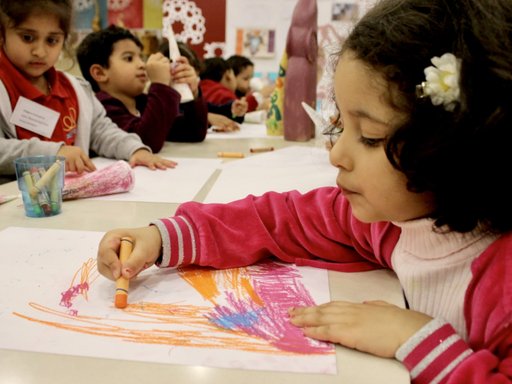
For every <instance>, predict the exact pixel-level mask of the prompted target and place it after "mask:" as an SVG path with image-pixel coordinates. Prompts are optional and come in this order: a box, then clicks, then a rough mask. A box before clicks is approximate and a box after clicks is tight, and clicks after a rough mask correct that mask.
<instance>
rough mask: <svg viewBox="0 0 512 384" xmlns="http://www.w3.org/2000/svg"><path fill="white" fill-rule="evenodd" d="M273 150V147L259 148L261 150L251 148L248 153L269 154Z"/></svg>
mask: <svg viewBox="0 0 512 384" xmlns="http://www.w3.org/2000/svg"><path fill="white" fill-rule="evenodd" d="M273 150H274V147H261V148H251V149H250V150H249V151H250V152H251V153H260V152H271V151H273Z"/></svg>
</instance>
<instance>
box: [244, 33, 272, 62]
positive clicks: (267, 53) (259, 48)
mask: <svg viewBox="0 0 512 384" xmlns="http://www.w3.org/2000/svg"><path fill="white" fill-rule="evenodd" d="M275 35H276V32H275V30H273V29H264V28H238V29H237V30H236V54H237V55H242V56H246V57H250V58H259V59H264V58H273V57H274V56H275Z"/></svg>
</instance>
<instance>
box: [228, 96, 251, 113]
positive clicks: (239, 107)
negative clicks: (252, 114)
mask: <svg viewBox="0 0 512 384" xmlns="http://www.w3.org/2000/svg"><path fill="white" fill-rule="evenodd" d="M248 107H249V105H248V104H247V100H245V97H242V98H240V99H237V100H235V101H233V104H231V113H232V114H233V116H244V115H245V114H246V113H247V108H248Z"/></svg>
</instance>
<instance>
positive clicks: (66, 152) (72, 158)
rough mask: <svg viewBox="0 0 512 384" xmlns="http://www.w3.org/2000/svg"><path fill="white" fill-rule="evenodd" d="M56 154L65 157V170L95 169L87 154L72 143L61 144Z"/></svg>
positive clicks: (89, 170)
mask: <svg viewBox="0 0 512 384" xmlns="http://www.w3.org/2000/svg"><path fill="white" fill-rule="evenodd" d="M57 156H64V157H65V158H66V172H76V173H78V174H81V173H82V172H84V171H85V172H92V171H95V170H96V167H95V166H94V163H93V162H92V161H91V159H90V158H89V156H88V155H87V154H85V153H84V151H82V149H81V148H80V147H75V146H73V145H63V146H62V147H60V149H59V151H58V152H57Z"/></svg>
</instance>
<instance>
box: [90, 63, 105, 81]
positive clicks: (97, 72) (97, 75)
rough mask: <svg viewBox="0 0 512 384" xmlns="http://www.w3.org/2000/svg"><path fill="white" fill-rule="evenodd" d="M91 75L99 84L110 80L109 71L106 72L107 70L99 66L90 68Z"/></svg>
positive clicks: (95, 65)
mask: <svg viewBox="0 0 512 384" xmlns="http://www.w3.org/2000/svg"><path fill="white" fill-rule="evenodd" d="M89 73H90V75H91V77H92V78H93V79H94V81H96V82H97V83H98V84H100V83H104V82H106V81H107V80H108V75H107V71H105V68H103V67H102V66H101V65H99V64H93V65H92V66H91V68H89Z"/></svg>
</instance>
